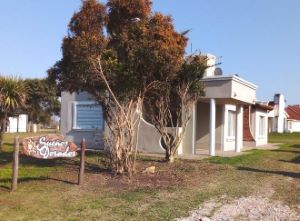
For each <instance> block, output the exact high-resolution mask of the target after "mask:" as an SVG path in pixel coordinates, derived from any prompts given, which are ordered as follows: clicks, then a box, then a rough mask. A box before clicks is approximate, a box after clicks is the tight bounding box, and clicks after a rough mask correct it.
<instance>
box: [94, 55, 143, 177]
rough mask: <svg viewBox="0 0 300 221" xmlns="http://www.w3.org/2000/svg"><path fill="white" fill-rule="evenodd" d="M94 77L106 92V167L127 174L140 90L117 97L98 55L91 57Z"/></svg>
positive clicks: (134, 141)
mask: <svg viewBox="0 0 300 221" xmlns="http://www.w3.org/2000/svg"><path fill="white" fill-rule="evenodd" d="M94 67H95V73H96V77H97V78H99V80H101V81H103V82H104V85H105V86H106V89H107V93H106V98H104V99H103V97H102V98H101V99H99V100H101V101H104V108H105V113H106V125H107V127H108V131H106V137H105V146H106V149H107V150H108V151H109V153H110V167H111V168H112V169H113V171H115V172H116V173H117V174H124V173H126V174H128V175H129V176H131V175H132V173H133V172H134V170H135V161H136V154H137V143H138V141H137V138H138V131H139V125H140V120H141V117H142V107H143V105H142V104H143V97H144V96H143V94H142V93H139V94H138V95H137V96H133V97H131V98H128V99H125V100H122V101H120V100H119V99H118V98H117V96H116V95H115V93H114V91H113V90H112V88H111V86H110V84H109V82H108V80H107V77H106V75H105V73H104V71H103V69H102V65H101V59H100V58H98V59H97V60H96V61H94Z"/></svg>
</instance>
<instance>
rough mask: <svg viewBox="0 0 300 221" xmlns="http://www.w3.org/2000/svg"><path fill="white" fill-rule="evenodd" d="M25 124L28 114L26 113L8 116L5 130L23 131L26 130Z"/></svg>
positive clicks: (9, 131)
mask: <svg viewBox="0 0 300 221" xmlns="http://www.w3.org/2000/svg"><path fill="white" fill-rule="evenodd" d="M27 125H28V115H27V114H20V115H18V116H15V117H9V123H8V125H7V129H6V130H7V132H8V133H17V132H20V133H23V132H27Z"/></svg>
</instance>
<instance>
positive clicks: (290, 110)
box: [285, 105, 300, 133]
mask: <svg viewBox="0 0 300 221" xmlns="http://www.w3.org/2000/svg"><path fill="white" fill-rule="evenodd" d="M285 112H286V114H287V119H286V128H285V131H286V132H289V133H293V132H300V105H290V106H288V107H286V108H285Z"/></svg>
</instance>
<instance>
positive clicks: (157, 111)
mask: <svg viewBox="0 0 300 221" xmlns="http://www.w3.org/2000/svg"><path fill="white" fill-rule="evenodd" d="M207 67H208V66H207V57H206V56H202V55H196V56H195V55H191V56H188V57H187V58H186V60H185V62H184V63H183V65H182V68H181V71H180V72H179V73H177V76H176V78H175V79H172V80H165V81H160V82H156V83H155V86H154V87H153V88H152V90H150V91H148V92H147V94H146V96H145V103H146V105H147V111H148V118H149V119H150V121H151V122H152V123H153V124H154V126H155V128H156V130H157V131H158V132H159V134H160V135H161V144H162V146H163V148H164V149H165V151H166V152H165V154H166V155H165V159H166V161H168V162H173V161H174V156H175V155H176V153H177V151H178V148H179V146H180V144H181V143H182V140H183V137H184V134H185V131H186V128H187V124H188V122H189V120H190V118H191V107H192V105H193V104H194V103H195V102H196V101H197V100H198V98H199V96H201V95H203V94H204V90H203V85H202V83H201V81H200V80H201V78H202V76H203V73H204V71H205V69H206V68H207Z"/></svg>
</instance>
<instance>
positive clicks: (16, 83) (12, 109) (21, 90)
mask: <svg viewBox="0 0 300 221" xmlns="http://www.w3.org/2000/svg"><path fill="white" fill-rule="evenodd" d="M26 92H27V89H26V86H25V84H24V82H23V81H22V80H21V79H19V78H16V77H0V125H1V132H0V151H2V148H3V135H4V133H5V131H6V127H7V122H8V117H9V116H10V115H11V114H13V113H16V112H17V110H18V109H20V108H22V107H24V106H25V101H26Z"/></svg>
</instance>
